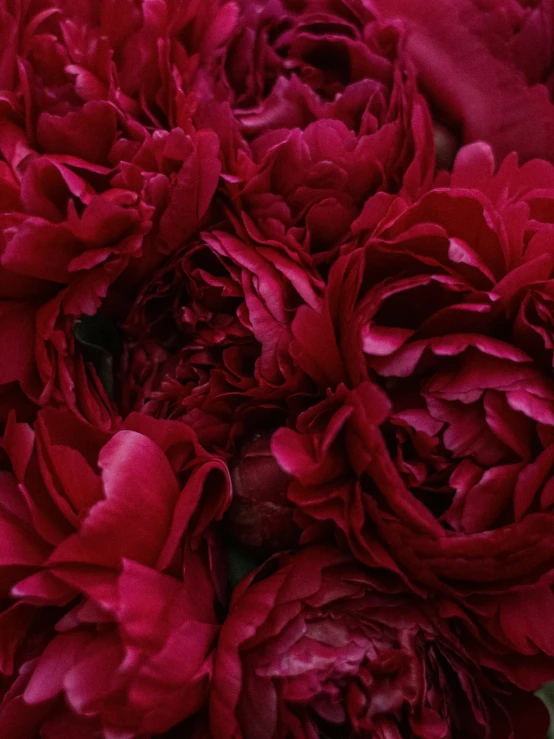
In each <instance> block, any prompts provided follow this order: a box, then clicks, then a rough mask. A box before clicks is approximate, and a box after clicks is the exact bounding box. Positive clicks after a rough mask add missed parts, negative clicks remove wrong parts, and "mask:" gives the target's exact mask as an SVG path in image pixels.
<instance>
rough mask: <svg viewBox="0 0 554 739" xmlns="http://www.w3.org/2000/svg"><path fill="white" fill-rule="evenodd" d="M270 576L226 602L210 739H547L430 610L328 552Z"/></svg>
mask: <svg viewBox="0 0 554 739" xmlns="http://www.w3.org/2000/svg"><path fill="white" fill-rule="evenodd" d="M276 564H277V563H276V562H275V565H274V566H273V567H272V566H271V564H269V565H268V566H267V567H266V568H265V570H264V568H262V569H261V570H259V571H258V572H257V573H255V574H254V575H252V576H250V577H248V578H247V579H246V580H244V581H243V582H242V583H241V584H240V585H239V586H238V588H237V589H236V591H235V593H234V595H233V601H232V603H231V610H230V613H229V616H228V617H227V619H226V621H225V624H224V625H223V627H222V630H221V635H220V639H219V643H218V648H217V652H216V658H215V669H214V681H213V686H212V692H211V697H210V715H211V725H212V734H213V736H217V737H218V738H219V737H220V738H221V739H226V738H227V737H229V739H231V737H233V739H238V738H239V737H240V738H241V739H254V737H256V739H271V738H272V737H285V736H291V737H292V736H294V737H298V738H299V739H300V738H302V739H303V738H304V737H306V739H315V738H316V737H327V736H372V737H376V738H379V739H381V738H382V739H385V737H391V738H392V737H395V738H396V737H398V738H400V737H403V736H413V737H422V739H423V738H425V739H432V738H434V737H444V738H446V737H462V736H463V737H470V736H471V737H494V739H501V738H502V737H506V739H508V737H510V738H513V739H517V737H523V736H525V737H536V738H537V739H542V738H543V737H544V734H545V731H546V729H547V726H548V717H547V716H546V711H545V710H544V706H542V704H540V702H539V701H538V700H537V699H536V698H534V696H532V695H530V694H528V693H525V692H524V691H522V690H520V689H518V688H516V687H515V686H513V685H511V684H510V683H509V682H508V681H507V680H506V679H505V678H504V677H503V676H501V675H500V674H499V673H498V672H495V671H493V670H489V669H483V668H482V666H480V665H479V660H478V659H476V658H475V657H474V656H473V655H472V653H471V650H469V649H468V648H467V646H466V645H465V644H464V642H463V641H462V639H461V638H460V637H459V636H458V634H457V633H456V624H455V623H454V622H452V623H450V624H449V623H448V622H447V621H445V620H441V619H440V618H437V615H436V611H434V610H433V608H432V607H431V603H429V602H427V601H425V600H419V599H417V598H415V597H414V596H413V594H410V593H405V592H403V590H402V588H401V587H398V586H397V585H396V584H394V583H393V582H391V580H390V579H389V578H387V579H386V580H381V579H380V578H378V577H376V576H375V575H371V574H369V573H368V572H367V571H365V570H363V569H362V568H361V567H359V566H358V565H357V564H356V563H354V562H353V561H352V560H351V559H350V558H349V557H347V556H345V555H344V554H342V553H339V552H337V551H336V550H333V549H326V548H319V547H315V548H308V549H305V550H303V551H301V552H300V553H298V554H297V555H295V556H293V557H282V558H281V560H279V566H278V568H277V569H275V566H276ZM435 606H436V604H435Z"/></svg>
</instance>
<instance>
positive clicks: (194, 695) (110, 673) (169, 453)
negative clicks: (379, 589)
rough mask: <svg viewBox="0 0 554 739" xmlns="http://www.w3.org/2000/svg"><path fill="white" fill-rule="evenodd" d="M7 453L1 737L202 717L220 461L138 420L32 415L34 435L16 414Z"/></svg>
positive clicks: (147, 726) (221, 504) (149, 727)
mask: <svg viewBox="0 0 554 739" xmlns="http://www.w3.org/2000/svg"><path fill="white" fill-rule="evenodd" d="M3 448H4V450H5V452H6V454H7V456H8V458H9V460H10V465H9V468H8V469H6V470H5V471H4V472H3V473H2V481H1V482H2V495H1V499H0V530H1V532H2V535H1V537H0V538H1V540H2V543H1V544H0V548H1V555H0V583H1V587H2V597H3V599H4V600H3V604H4V605H3V607H4V610H3V611H2V613H1V614H0V620H1V621H2V622H4V624H5V626H6V631H5V640H6V654H7V655H9V657H8V658H6V657H5V655H3V657H2V664H1V665H0V668H1V671H2V673H3V674H4V676H5V677H4V680H3V683H4V685H3V687H2V692H1V698H2V701H1V703H0V729H1V730H2V733H3V735H5V736H9V735H10V734H9V732H10V731H12V730H13V729H12V728H11V727H13V726H14V725H19V724H20V723H21V722H23V724H22V725H23V726H24V727H27V728H26V731H27V733H26V734H22V736H29V738H30V737H32V736H35V733H36V731H38V730H39V729H40V728H41V727H46V728H44V731H47V730H51V731H54V730H55V729H54V728H52V727H58V728H57V729H56V730H57V731H60V730H61V729H60V728H59V727H60V726H62V727H63V726H65V727H66V730H67V731H69V730H70V729H71V730H72V731H77V727H81V726H82V730H83V732H85V731H86V732H88V733H84V736H87V737H88V736H91V737H92V736H95V735H97V734H96V732H100V731H104V732H105V734H103V735H105V736H108V735H117V736H119V735H122V736H128V737H134V736H142V735H143V734H144V733H149V732H152V733H160V732H163V731H166V730H168V729H169V728H171V727H172V726H174V725H175V724H176V723H178V722H179V721H181V720H183V719H185V718H186V717H187V716H189V715H191V714H193V713H194V712H195V711H197V710H198V709H200V708H201V707H202V705H203V704H204V702H205V699H206V695H207V689H208V685H209V679H210V674H211V662H212V649H213V643H214V640H215V637H216V635H217V631H218V624H217V618H216V615H215V610H214V609H215V604H216V601H217V600H218V599H220V598H221V597H222V596H223V592H224V588H225V579H224V578H225V576H224V574H222V571H221V563H220V562H219V559H220V558H219V554H218V551H219V549H218V544H217V539H216V537H215V534H214V532H213V527H212V525H211V524H212V522H213V521H214V520H215V519H217V518H220V517H221V515H222V513H223V511H224V510H225V508H226V507H227V506H228V504H229V499H230V485H229V480H228V475H227V472H226V469H225V466H224V465H223V464H222V463H221V462H220V461H219V460H218V459H215V458H213V457H211V456H210V455H208V454H206V452H204V451H203V450H202V449H201V447H200V446H199V444H198V442H197V440H196V437H195V435H194V433H193V432H192V431H191V430H190V429H188V428H187V427H186V426H185V425H184V424H180V423H172V422H167V421H156V420H154V419H151V418H147V417H145V416H137V415H135V416H130V417H129V418H128V419H127V420H126V422H125V424H124V426H123V427H122V428H120V429H119V430H118V431H117V432H112V433H105V432H102V431H100V430H98V429H94V428H93V427H91V426H90V425H87V424H85V423H83V422H80V421H79V420H78V419H77V418H76V417H75V416H73V415H72V414H71V413H70V412H69V411H56V410H53V409H50V408H49V409H44V410H42V411H40V412H39V414H38V417H37V421H36V423H35V428H34V431H33V430H32V429H31V428H30V427H29V426H27V425H26V424H18V423H16V422H15V420H14V419H13V417H12V418H11V419H10V421H9V423H8V426H7V428H6V432H5V434H4V438H3ZM6 466H7V463H6ZM207 489H209V496H206V494H205V492H204V491H205V490H207ZM208 497H209V500H208ZM8 598H9V599H10V600H7V599H8ZM25 706H28V708H25ZM22 712H23V713H22ZM48 727H50V728H48ZM101 735H102V734H101Z"/></svg>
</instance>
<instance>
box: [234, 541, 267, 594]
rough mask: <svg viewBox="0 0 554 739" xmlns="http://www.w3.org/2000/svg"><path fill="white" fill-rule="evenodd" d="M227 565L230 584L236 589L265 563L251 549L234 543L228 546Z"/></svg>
mask: <svg viewBox="0 0 554 739" xmlns="http://www.w3.org/2000/svg"><path fill="white" fill-rule="evenodd" d="M226 552H227V564H228V566H229V583H230V585H231V587H232V588H235V586H236V585H238V583H239V582H240V581H241V580H242V579H243V578H245V577H246V576H247V575H249V574H250V573H251V572H252V571H253V570H255V569H256V567H259V566H260V565H261V564H262V562H263V561H264V559H263V558H260V556H259V555H257V554H255V553H254V552H252V551H251V550H250V549H247V548H246V547H243V546H241V545H240V544H237V543H236V542H233V541H228V542H227V544H226Z"/></svg>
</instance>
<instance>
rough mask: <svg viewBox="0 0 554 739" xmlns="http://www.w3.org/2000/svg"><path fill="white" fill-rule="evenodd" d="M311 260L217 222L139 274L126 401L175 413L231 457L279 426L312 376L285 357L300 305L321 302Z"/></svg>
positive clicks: (127, 329) (127, 330)
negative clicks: (146, 274) (148, 275)
mask: <svg viewBox="0 0 554 739" xmlns="http://www.w3.org/2000/svg"><path fill="white" fill-rule="evenodd" d="M321 288H322V280H321V278H320V277H319V276H318V275H317V273H316V272H315V270H314V269H313V268H312V267H311V266H310V265H309V263H308V262H307V260H305V259H303V258H302V256H301V255H298V254H295V253H286V252H285V253H283V252H282V251H281V249H280V247H277V248H274V247H272V246H271V245H268V246H267V247H266V248H259V247H258V245H256V244H255V243H253V242H252V240H251V239H250V238H249V237H248V235H247V234H245V233H244V232H243V231H242V230H241V229H238V230H237V231H235V230H234V229H233V228H231V227H230V226H228V228H227V229H226V230H223V229H221V230H217V229H214V230H212V231H209V232H205V233H203V234H202V240H201V241H196V242H192V243H190V244H188V245H186V246H185V247H184V248H182V249H180V250H179V251H178V252H176V253H175V254H174V255H173V256H172V257H171V258H170V259H169V260H168V261H167V263H166V264H165V265H164V266H163V267H161V268H160V269H159V270H158V271H157V273H155V274H154V276H153V277H152V279H151V280H149V281H148V282H146V283H145V285H144V287H143V289H142V290H141V292H140V294H139V295H138V298H137V300H136V304H135V306H134V308H133V309H132V311H131V312H130V314H129V317H128V319H127V322H126V324H125V326H124V335H125V338H126V352H125V355H124V362H123V365H122V373H121V393H122V405H123V407H124V408H125V409H129V410H130V409H135V410H139V409H142V410H144V411H146V412H147V413H150V414H152V415H155V416H159V417H162V418H174V419H181V420H183V421H185V422H186V423H188V424H189V425H191V426H192V427H194V428H195V430H196V431H197V433H198V435H199V438H200V440H201V442H202V443H203V444H204V445H205V446H206V447H207V448H209V449H212V450H214V451H218V452H221V453H223V454H225V455H227V456H228V457H231V456H232V455H233V454H234V453H238V451H239V448H238V447H240V443H242V442H247V441H248V439H251V438H252V436H254V435H255V434H256V433H258V432H259V431H266V430H267V429H268V427H270V428H276V427H277V426H279V425H280V424H281V423H282V422H283V418H284V417H286V415H287V407H288V404H289V403H290V402H294V400H293V399H294V397H295V396H296V395H299V394H301V393H306V392H308V391H309V390H310V388H311V383H309V382H308V383H307V382H306V378H305V375H304V373H302V372H299V371H298V368H297V367H296V366H295V364H294V362H293V361H292V359H291V356H290V352H289V345H290V342H291V339H292V334H291V332H290V326H291V322H292V320H293V318H294V316H295V314H296V311H297V310H298V307H299V306H300V305H306V304H307V305H311V306H313V307H314V308H316V307H318V306H320V304H321V298H320V291H321Z"/></svg>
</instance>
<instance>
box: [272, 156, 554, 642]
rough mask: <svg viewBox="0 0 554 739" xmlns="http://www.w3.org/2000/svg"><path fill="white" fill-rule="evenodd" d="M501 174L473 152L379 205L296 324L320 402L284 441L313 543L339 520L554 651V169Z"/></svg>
mask: <svg viewBox="0 0 554 739" xmlns="http://www.w3.org/2000/svg"><path fill="white" fill-rule="evenodd" d="M492 167H493V163H492V159H491V155H490V150H488V149H487V148H486V147H484V146H483V145H475V146H473V147H470V148H468V149H465V150H463V151H462V153H461V154H460V156H459V158H458V160H457V164H456V166H455V170H454V173H453V175H452V187H451V188H437V189H436V190H434V191H432V192H430V193H428V194H427V195H425V196H424V197H423V198H422V199H421V200H420V201H419V202H418V203H416V204H414V205H413V206H410V207H406V205H405V204H404V203H402V202H399V201H398V200H396V201H394V200H392V199H391V200H389V201H385V200H382V205H383V209H382V210H381V212H379V211H378V209H377V207H376V204H375V203H373V204H368V208H367V210H366V213H365V214H364V215H363V216H362V217H361V219H360V220H359V221H358V223H357V224H355V226H354V230H355V232H356V234H357V241H356V242H355V243H354V244H352V249H351V250H350V253H346V254H345V255H344V256H343V257H341V258H340V259H339V260H338V261H337V262H336V264H335V265H334V266H333V268H332V269H331V271H330V274H329V279H328V284H327V292H326V303H325V309H324V310H323V311H322V312H319V313H318V312H317V311H314V310H313V309H310V308H308V307H302V308H300V309H299V310H298V313H297V315H296V317H295V320H294V322H293V326H292V332H293V335H294V337H295V339H294V342H293V344H292V347H291V353H292V355H293V357H294V358H295V360H296V362H297V364H298V365H299V366H300V367H302V369H304V370H305V371H306V372H307V373H308V374H309V375H310V376H311V377H312V378H313V379H314V380H315V381H316V382H317V383H318V385H319V387H320V388H321V397H322V399H321V401H320V403H318V404H315V405H313V407H311V408H310V409H309V410H307V411H305V412H304V413H302V414H300V415H299V416H298V419H297V421H296V423H295V426H294V428H282V429H279V430H278V431H277V432H276V433H275V435H274V436H273V439H272V449H273V452H274V454H275V456H276V458H277V460H278V462H279V463H280V465H281V466H282V467H283V469H284V470H285V471H286V472H288V473H289V474H291V475H292V476H293V477H294V478H295V482H293V483H291V485H290V487H289V492H288V497H289V499H290V500H291V501H292V502H294V503H295V504H296V505H297V506H298V507H299V509H300V511H301V513H299V514H298V516H297V517H296V520H297V522H298V523H299V524H301V525H302V527H303V528H305V529H306V530H305V534H304V540H305V541H306V540H308V539H318V538H319V537H320V536H321V525H322V522H327V525H329V524H332V525H333V526H334V528H335V531H336V533H337V535H338V537H339V540H340V541H341V542H344V543H345V544H348V546H349V547H350V548H351V550H352V551H353V553H354V554H355V555H356V557H357V558H359V559H360V560H362V561H364V562H367V563H368V564H377V565H379V566H386V567H389V568H391V569H393V570H398V569H399V570H400V571H402V572H403V573H407V575H408V576H409V577H410V578H411V579H412V581H415V582H419V583H423V584H425V585H426V586H427V587H430V588H432V589H436V588H440V589H443V590H444V591H445V592H448V593H449V594H451V595H453V596H455V597H456V598H457V599H460V600H461V601H462V602H463V603H464V604H465V606H466V607H468V608H470V609H472V610H473V611H474V612H475V613H476V614H478V617H479V619H481V622H482V623H483V624H485V625H486V627H487V628H488V629H489V631H490V633H491V634H492V635H493V636H494V638H496V639H498V640H499V641H500V642H503V643H505V644H506V645H508V646H510V648H515V649H516V650H517V651H519V652H521V653H523V654H527V655H534V654H537V655H540V654H541V653H546V654H548V655H554V641H553V640H552V634H553V632H552V630H551V629H544V628H543V625H542V623H541V622H540V620H537V618H536V614H537V613H548V612H549V611H550V610H551V608H552V607H553V605H554V604H553V600H552V599H553V594H552V583H553V582H554V567H553V563H554V538H553V537H552V523H553V521H554V518H553V504H554V497H553V496H552V494H551V487H552V486H551V480H550V477H551V474H552V460H553V459H554V456H553V454H554V452H553V450H554V447H553V444H554V382H553V380H552V376H551V375H552V345H553V344H552V323H551V315H550V311H549V310H548V307H549V300H550V297H549V295H550V293H549V291H550V289H551V285H552V278H553V276H554V253H553V252H552V247H551V244H552V233H553V231H552V223H550V222H549V220H548V219H549V218H550V212H551V208H550V207H549V206H550V204H551V203H552V198H553V197H554V168H552V167H551V166H550V165H547V164H546V163H544V162H530V163H529V164H527V165H525V166H524V167H522V168H521V169H518V167H517V164H516V161H515V159H513V158H510V159H509V160H507V161H506V162H504V164H503V165H502V167H501V168H500V170H499V171H498V173H497V174H496V175H494V174H493V169H492ZM547 183H549V184H548V186H547Z"/></svg>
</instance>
